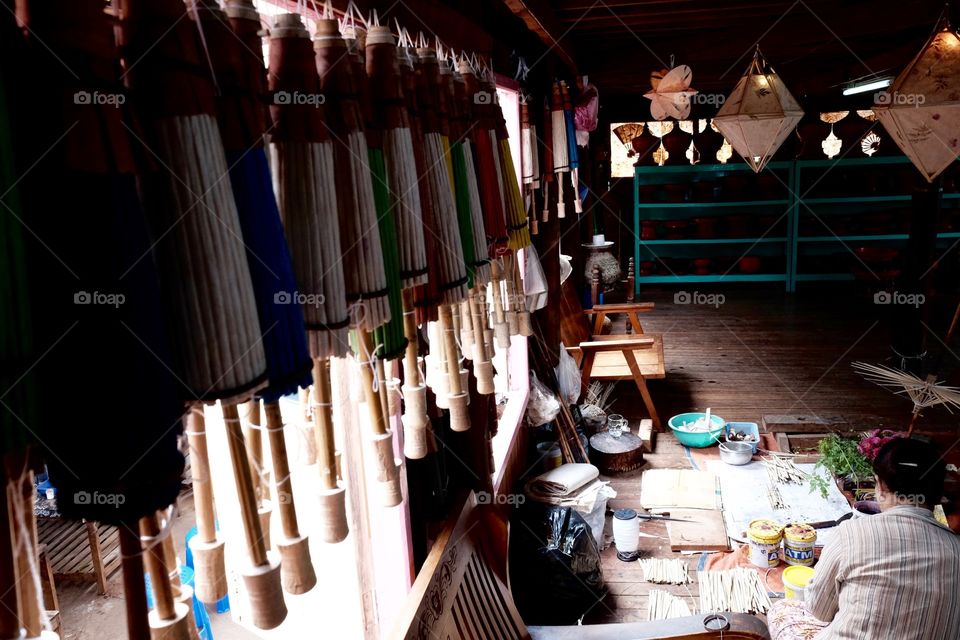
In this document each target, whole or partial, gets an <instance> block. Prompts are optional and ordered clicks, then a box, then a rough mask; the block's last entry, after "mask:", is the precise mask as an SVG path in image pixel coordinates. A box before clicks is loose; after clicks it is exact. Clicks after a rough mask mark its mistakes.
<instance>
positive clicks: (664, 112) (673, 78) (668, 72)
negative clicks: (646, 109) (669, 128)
mask: <svg viewBox="0 0 960 640" xmlns="http://www.w3.org/2000/svg"><path fill="white" fill-rule="evenodd" d="M691 82H693V70H692V69H691V68H690V67H688V66H687V65H685V64H681V65H679V66H676V67H673V68H672V69H661V70H660V71H654V72H653V73H651V74H650V85H651V86H652V87H653V89H652V90H651V91H648V92H646V93H645V94H643V97H644V98H647V99H648V100H650V116H651V117H652V118H653V119H654V120H665V119H667V118H675V119H677V120H683V119H684V118H686V117H687V116H689V115H690V97H691V96H693V95H696V93H697V90H696V89H691V88H690V83H691Z"/></svg>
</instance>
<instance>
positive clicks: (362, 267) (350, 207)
mask: <svg viewBox="0 0 960 640" xmlns="http://www.w3.org/2000/svg"><path fill="white" fill-rule="evenodd" d="M316 25H317V31H316V37H315V40H314V49H315V52H316V64H317V70H318V71H319V73H320V86H321V90H322V91H323V100H324V101H330V102H331V103H334V104H336V105H337V108H336V109H330V110H329V112H327V114H326V116H327V118H326V121H327V126H328V127H329V130H330V133H331V138H332V141H333V149H334V158H335V163H334V167H335V169H336V171H335V173H336V178H337V182H336V193H337V204H338V210H339V214H340V246H341V249H342V254H343V262H344V281H345V284H346V287H347V303H348V304H349V305H351V306H352V307H353V308H354V311H353V312H352V313H351V318H352V319H351V324H352V326H354V327H355V328H360V329H363V330H364V331H373V330H374V329H376V328H377V327H379V326H380V325H382V324H384V323H385V322H387V321H389V320H390V306H389V300H388V293H389V289H388V286H387V275H386V272H385V270H384V263H383V249H382V243H381V239H380V229H379V226H378V223H377V208H376V200H375V196H374V191H373V181H372V177H371V173H370V164H369V162H370V160H369V146H368V144H367V137H366V132H365V131H364V126H363V113H362V111H361V105H360V95H359V94H360V84H359V83H360V80H361V79H360V78H357V77H355V75H354V73H353V70H352V64H350V63H349V55H350V53H349V51H348V49H347V44H346V42H345V41H344V39H343V38H342V37H341V35H340V27H339V25H338V23H337V21H336V20H334V19H332V18H323V19H321V20H318V21H317V23H316Z"/></svg>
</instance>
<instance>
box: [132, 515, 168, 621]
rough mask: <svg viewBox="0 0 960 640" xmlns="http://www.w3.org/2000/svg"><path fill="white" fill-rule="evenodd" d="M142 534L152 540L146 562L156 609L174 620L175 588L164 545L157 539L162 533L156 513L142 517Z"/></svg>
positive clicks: (146, 554)
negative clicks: (172, 585)
mask: <svg viewBox="0 0 960 640" xmlns="http://www.w3.org/2000/svg"><path fill="white" fill-rule="evenodd" d="M140 535H141V536H143V537H144V538H147V539H148V540H149V541H150V546H149V547H148V548H147V549H145V550H144V562H145V563H146V565H147V571H148V572H149V573H150V585H151V586H152V587H153V606H154V609H156V611H157V615H158V616H159V617H160V619H161V620H172V619H173V618H174V617H176V611H175V610H174V600H173V589H172V587H171V586H170V575H169V574H168V573H167V562H166V558H165V557H164V553H163V545H162V543H161V542H160V541H159V540H157V537H158V536H159V535H160V526H159V525H158V524H157V516H156V514H150V515H147V516H144V517H142V518H140Z"/></svg>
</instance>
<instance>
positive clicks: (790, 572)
mask: <svg viewBox="0 0 960 640" xmlns="http://www.w3.org/2000/svg"><path fill="white" fill-rule="evenodd" d="M811 578H813V569H811V568H810V567H799V566H793V567H787V568H786V569H784V570H783V595H784V596H786V598H787V600H803V590H804V589H806V588H807V585H808V584H809V583H810V579H811Z"/></svg>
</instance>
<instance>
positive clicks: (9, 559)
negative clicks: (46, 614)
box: [0, 468, 20, 638]
mask: <svg viewBox="0 0 960 640" xmlns="http://www.w3.org/2000/svg"><path fill="white" fill-rule="evenodd" d="M0 471H2V468H0ZM2 475H3V474H0V476H2ZM3 477H4V483H3V485H4V486H3V487H0V516H2V517H0V520H2V521H3V522H4V523H9V522H10V516H11V515H12V514H11V513H10V507H11V505H10V504H9V502H8V500H7V487H6V478H5V476H3ZM13 542H14V540H13V535H12V531H11V529H10V526H9V524H4V525H3V526H0V584H2V585H4V586H3V588H2V589H0V637H2V638H19V637H20V618H19V616H17V590H16V589H11V588H9V587H8V585H13V584H16V583H17V566H16V560H15V558H14V546H13Z"/></svg>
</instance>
